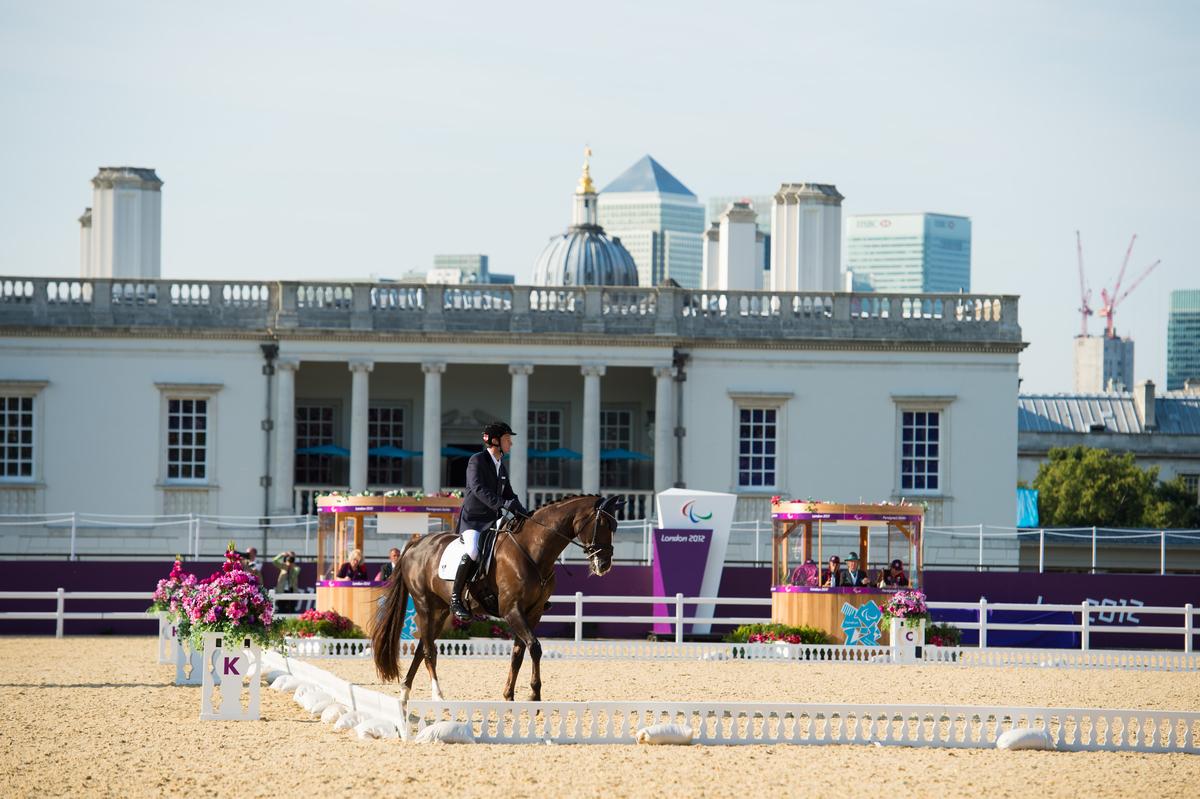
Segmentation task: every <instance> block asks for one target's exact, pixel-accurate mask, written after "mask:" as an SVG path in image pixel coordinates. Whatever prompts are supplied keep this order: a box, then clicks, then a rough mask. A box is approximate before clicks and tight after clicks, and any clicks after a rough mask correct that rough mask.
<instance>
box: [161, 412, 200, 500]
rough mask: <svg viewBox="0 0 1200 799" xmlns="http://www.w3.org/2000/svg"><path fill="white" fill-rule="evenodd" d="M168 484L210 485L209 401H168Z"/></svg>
mask: <svg viewBox="0 0 1200 799" xmlns="http://www.w3.org/2000/svg"><path fill="white" fill-rule="evenodd" d="M167 480H168V481H170V482H197V483H203V482H207V481H208V399H207V398H204V397H168V398H167Z"/></svg>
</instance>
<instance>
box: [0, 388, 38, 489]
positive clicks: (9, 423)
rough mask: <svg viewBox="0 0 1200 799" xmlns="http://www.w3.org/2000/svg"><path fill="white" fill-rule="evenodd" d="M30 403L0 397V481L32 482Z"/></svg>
mask: <svg viewBox="0 0 1200 799" xmlns="http://www.w3.org/2000/svg"><path fill="white" fill-rule="evenodd" d="M33 400H34V398H33V397H30V396H24V397H22V396H11V395H8V396H0V443H2V446H0V480H12V481H28V480H32V479H33Z"/></svg>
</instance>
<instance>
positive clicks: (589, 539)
mask: <svg viewBox="0 0 1200 799" xmlns="http://www.w3.org/2000/svg"><path fill="white" fill-rule="evenodd" d="M624 504H625V500H624V499H622V498H621V496H620V495H617V494H614V495H613V496H611V497H600V498H599V499H597V500H596V505H595V507H594V509H593V512H592V518H591V523H590V524H588V525H587V526H586V529H583V530H579V531H578V537H579V543H581V544H583V552H584V554H586V555H587V556H588V570H589V571H591V573H592V574H595V575H597V576H599V575H603V574H607V573H608V570H609V569H611V568H612V559H613V534H614V533H616V531H617V511H619V510H620V509H621V506H622V505H624Z"/></svg>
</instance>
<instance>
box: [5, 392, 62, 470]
mask: <svg viewBox="0 0 1200 799" xmlns="http://www.w3.org/2000/svg"><path fill="white" fill-rule="evenodd" d="M48 385H50V381H49V380H0V397H20V398H22V399H23V398H26V397H28V398H29V399H32V400H33V435H32V437H31V438H32V441H33V462H32V465H31V467H30V474H29V476H28V477H21V476H20V475H18V476H16V477H8V476H5V475H3V474H0V483H3V484H4V485H15V486H40V485H42V484H43V473H44V471H43V470H44V461H45V458H44V457H43V453H44V452H45V451H46V450H45V439H44V434H43V431H44V430H45V429H46V425H45V424H44V421H45V407H46V403H45V402H43V400H42V390H43V389H44V388H46V386H48ZM0 446H7V443H6V442H0Z"/></svg>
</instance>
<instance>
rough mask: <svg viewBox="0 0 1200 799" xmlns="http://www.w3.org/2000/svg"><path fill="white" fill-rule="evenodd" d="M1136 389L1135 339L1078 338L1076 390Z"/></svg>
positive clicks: (1101, 391) (1094, 392)
mask: <svg viewBox="0 0 1200 799" xmlns="http://www.w3.org/2000/svg"><path fill="white" fill-rule="evenodd" d="M1132 389H1133V339H1128V338H1116V337H1114V338H1108V337H1107V336H1076V337H1075V393H1076V394H1100V393H1103V392H1107V391H1130V390H1132Z"/></svg>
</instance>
